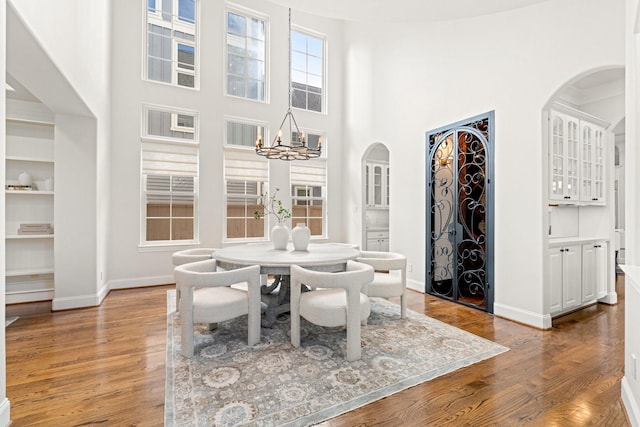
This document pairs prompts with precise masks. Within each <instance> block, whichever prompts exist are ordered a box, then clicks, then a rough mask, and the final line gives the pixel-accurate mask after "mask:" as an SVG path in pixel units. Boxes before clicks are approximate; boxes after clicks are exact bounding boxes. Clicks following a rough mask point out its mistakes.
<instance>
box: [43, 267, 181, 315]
mask: <svg viewBox="0 0 640 427" xmlns="http://www.w3.org/2000/svg"><path fill="white" fill-rule="evenodd" d="M173 283H175V280H174V279H173V275H167V276H152V277H141V278H138V279H121V280H110V281H109V282H107V283H106V284H105V285H104V286H103V287H102V288H101V289H100V291H99V292H98V293H97V294H95V295H80V296H74V297H65V298H54V299H53V302H52V307H51V309H52V310H53V311H58V310H71V309H74V308H83V307H96V306H99V305H100V304H102V301H103V300H104V299H105V298H106V297H107V295H108V294H109V291H110V290H112V289H128V288H143V287H146V286H158V285H171V284H173Z"/></svg>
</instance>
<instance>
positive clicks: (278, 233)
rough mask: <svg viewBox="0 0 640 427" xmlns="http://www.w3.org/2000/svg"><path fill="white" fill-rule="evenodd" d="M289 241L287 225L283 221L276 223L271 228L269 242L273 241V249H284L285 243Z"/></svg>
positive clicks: (285, 247)
mask: <svg viewBox="0 0 640 427" xmlns="http://www.w3.org/2000/svg"><path fill="white" fill-rule="evenodd" d="M288 242H289V227H287V226H286V225H284V224H283V223H281V222H279V223H277V224H276V225H275V226H274V227H273V228H272V229H271V243H273V249H278V250H285V249H287V243H288Z"/></svg>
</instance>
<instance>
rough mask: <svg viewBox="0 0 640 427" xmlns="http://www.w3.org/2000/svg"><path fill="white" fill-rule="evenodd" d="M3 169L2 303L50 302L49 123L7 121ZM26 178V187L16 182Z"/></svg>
mask: <svg viewBox="0 0 640 427" xmlns="http://www.w3.org/2000/svg"><path fill="white" fill-rule="evenodd" d="M5 166H6V167H5V171H6V175H5V185H6V188H5V237H6V241H5V249H6V251H5V263H6V273H5V275H6V302H7V303H17V302H28V301H42V300H50V299H52V298H53V289H54V285H53V282H54V256H53V242H54V235H53V223H54V217H53V212H54V206H53V203H54V191H53V176H54V127H53V123H51V122H42V121H30V120H27V119H10V118H7V120H6V156H5ZM25 172H26V173H27V174H28V175H30V177H31V185H27V183H26V182H25V181H24V180H23V181H22V182H20V180H19V176H20V175H21V174H24V173H25ZM46 227H49V228H50V229H47V228H46Z"/></svg>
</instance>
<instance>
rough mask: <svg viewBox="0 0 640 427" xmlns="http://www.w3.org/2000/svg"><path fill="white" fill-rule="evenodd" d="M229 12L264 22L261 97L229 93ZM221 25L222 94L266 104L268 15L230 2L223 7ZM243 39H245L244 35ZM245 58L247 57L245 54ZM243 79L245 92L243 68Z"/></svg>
mask: <svg viewBox="0 0 640 427" xmlns="http://www.w3.org/2000/svg"><path fill="white" fill-rule="evenodd" d="M229 13H235V14H236V15H241V16H243V17H245V18H246V19H252V18H253V19H258V20H261V21H263V22H264V80H263V82H262V83H263V91H264V96H263V99H253V98H249V97H247V96H240V95H236V94H232V93H229V75H230V73H229V43H228V41H227V38H228V35H229V28H228V24H229V21H228V16H229ZM222 19H223V25H222V28H223V30H224V37H223V55H224V59H223V61H222V68H223V70H222V75H223V76H224V78H223V79H222V93H223V94H224V96H228V97H230V98H237V99H244V100H247V101H252V102H258V103H261V104H268V103H269V102H270V90H269V88H270V84H269V81H270V73H269V68H270V51H271V49H270V42H271V32H270V25H271V22H270V20H269V16H268V15H266V14H263V13H260V12H258V11H256V10H253V9H249V8H246V7H243V6H240V5H237V4H232V3H227V4H226V7H225V9H224V14H223V18H222ZM245 40H246V36H245ZM245 58H247V57H246V56H245ZM244 81H245V94H246V93H247V90H248V89H247V85H246V82H247V81H248V74H247V71H246V70H245V77H244Z"/></svg>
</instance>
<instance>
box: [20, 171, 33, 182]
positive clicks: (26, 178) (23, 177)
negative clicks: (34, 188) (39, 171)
mask: <svg viewBox="0 0 640 427" xmlns="http://www.w3.org/2000/svg"><path fill="white" fill-rule="evenodd" d="M32 182H33V181H32V180H31V174H29V172H22V173H21V174H20V175H18V183H20V185H31V184H32Z"/></svg>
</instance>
